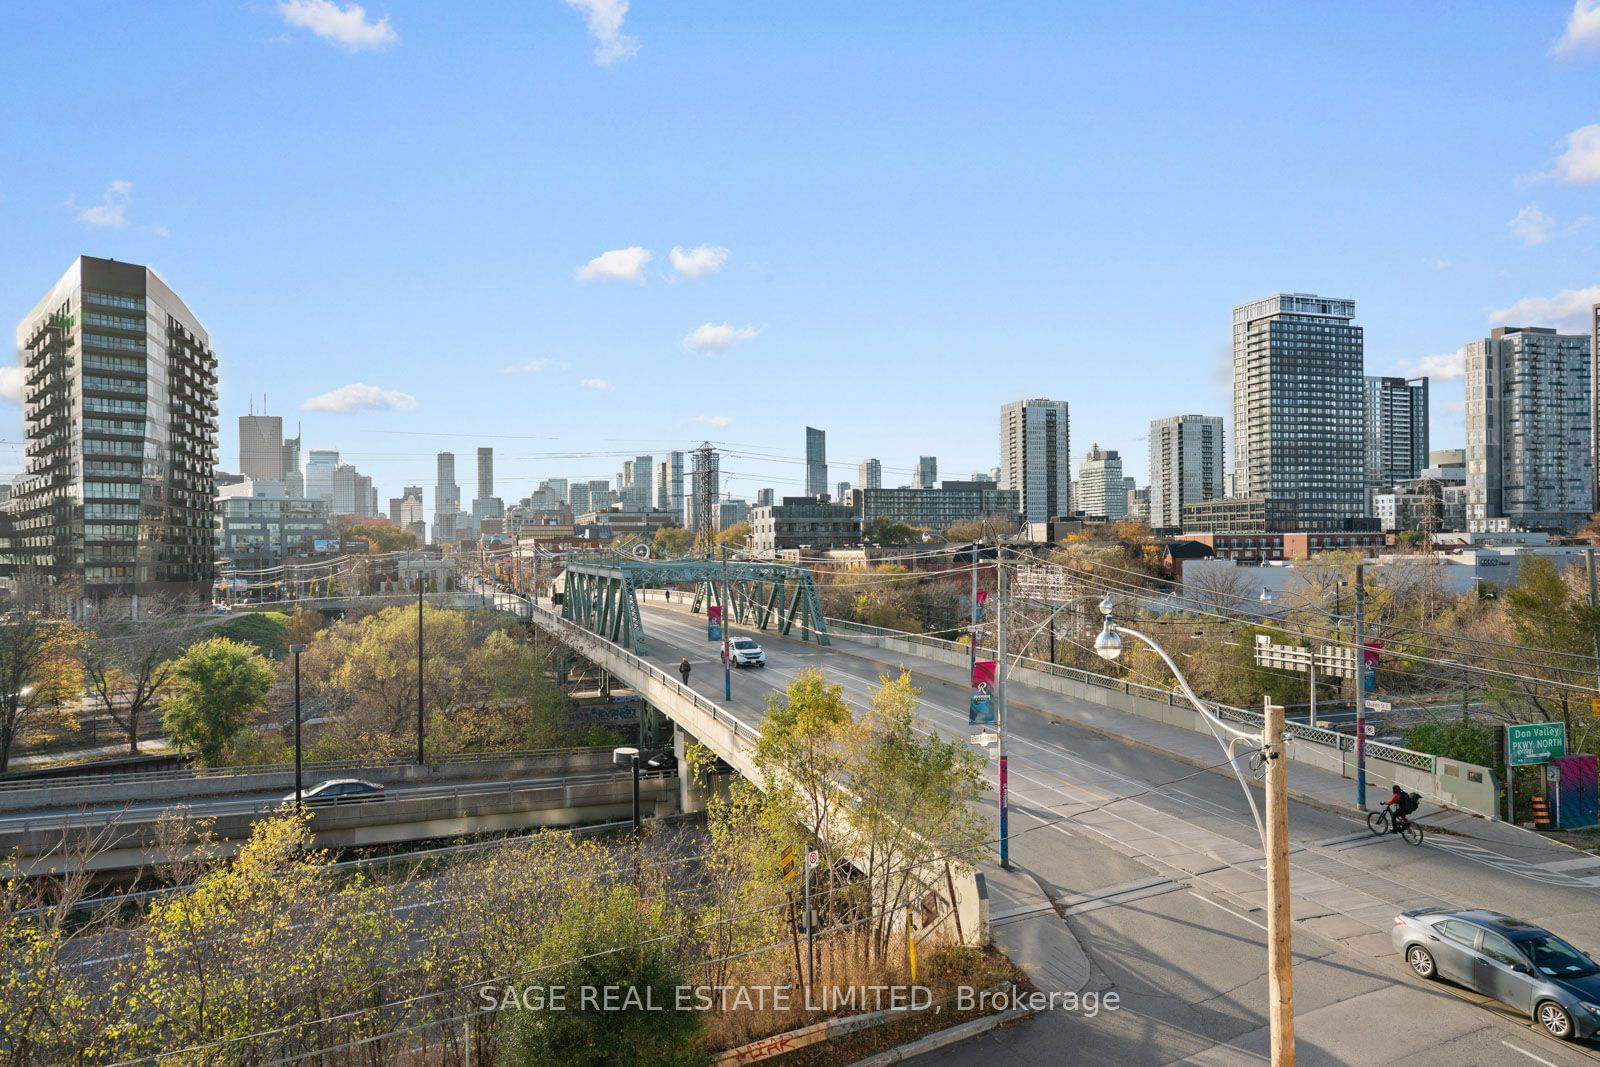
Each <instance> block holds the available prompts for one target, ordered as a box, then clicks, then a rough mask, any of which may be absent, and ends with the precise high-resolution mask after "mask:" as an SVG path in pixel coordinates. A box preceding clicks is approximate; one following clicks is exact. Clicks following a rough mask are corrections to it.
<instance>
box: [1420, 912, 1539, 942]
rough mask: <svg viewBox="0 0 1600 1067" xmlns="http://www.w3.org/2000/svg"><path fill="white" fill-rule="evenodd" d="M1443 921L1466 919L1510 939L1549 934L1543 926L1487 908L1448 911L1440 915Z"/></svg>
mask: <svg viewBox="0 0 1600 1067" xmlns="http://www.w3.org/2000/svg"><path fill="white" fill-rule="evenodd" d="M1439 918H1441V919H1464V920H1466V921H1467V922H1469V923H1473V924H1475V925H1477V926H1481V927H1483V928H1485V929H1487V930H1493V931H1494V932H1495V933H1497V934H1500V935H1502V936H1504V937H1508V938H1517V937H1530V936H1533V935H1535V934H1544V933H1549V931H1548V930H1546V929H1545V928H1544V927H1542V926H1536V925H1534V924H1533V923H1531V922H1528V921H1527V920H1526V919H1519V918H1517V917H1516V916H1514V915H1507V914H1505V913H1504V912H1499V911H1490V910H1489V909H1487V908H1467V909H1465V910H1463V911H1447V912H1442V913H1440V914H1439Z"/></svg>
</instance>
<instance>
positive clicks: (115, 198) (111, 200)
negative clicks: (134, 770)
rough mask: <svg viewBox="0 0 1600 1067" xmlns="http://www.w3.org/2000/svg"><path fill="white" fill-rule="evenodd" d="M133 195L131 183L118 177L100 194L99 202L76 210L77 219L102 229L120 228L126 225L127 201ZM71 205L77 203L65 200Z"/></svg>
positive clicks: (74, 205) (75, 205) (86, 224)
mask: <svg viewBox="0 0 1600 1067" xmlns="http://www.w3.org/2000/svg"><path fill="white" fill-rule="evenodd" d="M132 197H133V183H132V182H130V181H128V180H126V179H124V178H118V179H117V180H116V181H114V182H112V183H111V184H110V185H108V186H106V191H105V192H104V193H101V194H100V202H99V203H98V204H95V205H93V206H91V207H86V208H81V209H80V210H79V211H78V221H79V222H81V223H83V224H84V225H85V226H98V227H99V228H101V229H103V230H120V229H123V228H124V227H126V226H127V225H128V201H129V200H130V199H132ZM67 202H68V203H69V204H72V206H73V207H77V204H76V203H75V202H73V201H72V200H68V201H67Z"/></svg>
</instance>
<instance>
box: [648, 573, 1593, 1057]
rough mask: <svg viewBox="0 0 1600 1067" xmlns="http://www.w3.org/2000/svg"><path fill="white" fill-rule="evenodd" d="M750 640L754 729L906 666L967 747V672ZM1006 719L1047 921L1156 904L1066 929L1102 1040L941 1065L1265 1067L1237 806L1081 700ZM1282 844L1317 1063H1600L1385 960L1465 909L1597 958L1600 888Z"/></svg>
mask: <svg viewBox="0 0 1600 1067" xmlns="http://www.w3.org/2000/svg"><path fill="white" fill-rule="evenodd" d="M640 608H641V611H642V612H643V615H644V626H645V633H646V637H647V639H648V641H649V645H650V656H649V658H650V659H652V660H653V661H654V662H656V663H658V664H659V665H660V666H661V667H662V669H663V670H667V671H669V672H670V671H673V670H674V669H675V668H676V665H677V663H678V661H679V659H680V657H683V656H685V655H687V656H688V658H689V660H690V664H691V675H690V683H691V685H692V686H693V687H694V688H695V689H696V690H698V691H699V692H700V693H702V694H704V695H705V696H707V697H710V698H712V699H714V700H718V701H722V700H723V697H722V667H721V663H720V659H719V646H718V645H716V644H714V643H711V642H708V641H707V640H706V637H705V620H704V618H703V617H700V616H694V615H690V614H688V613H687V612H686V611H684V610H682V609H681V608H680V607H678V606H677V605H673V606H670V607H669V606H667V605H664V604H662V603H660V602H659V601H645V602H642V603H641V605H640ZM743 632H744V631H742V630H739V629H736V630H735V633H736V634H742V633H743ZM750 636H753V637H755V638H756V639H757V640H758V641H760V642H761V644H762V646H763V647H764V648H765V649H766V650H767V653H768V659H769V662H770V666H769V667H767V668H766V669H764V670H762V669H752V670H744V671H738V672H736V673H735V675H734V678H733V692H734V697H733V699H732V700H731V701H725V702H724V703H725V706H726V707H728V709H729V710H730V711H731V712H733V713H734V714H735V715H737V716H738V717H739V718H740V719H741V720H743V721H746V722H748V723H750V724H752V725H757V726H759V724H760V721H761V718H762V715H763V713H764V709H765V706H766V701H767V698H768V696H769V695H771V694H772V693H774V692H779V691H781V690H782V689H783V688H784V687H785V686H786V685H787V684H788V682H789V681H791V680H792V679H793V678H794V677H795V676H796V675H797V674H798V673H799V672H801V671H803V670H806V669H811V668H816V669H821V670H823V671H824V672H825V673H826V674H827V676H828V678H829V680H830V681H833V682H836V683H838V684H840V685H842V686H843V687H844V690H845V693H846V695H847V697H848V698H849V699H850V700H851V701H852V703H854V704H857V705H859V706H864V705H865V704H866V701H867V699H868V698H869V696H870V693H871V692H872V690H873V689H874V688H875V687H876V686H877V681H878V677H879V676H880V675H881V674H884V673H886V672H889V671H892V670H895V669H897V668H898V667H899V666H901V665H904V666H905V667H907V668H909V669H910V670H911V671H912V674H913V678H914V680H915V682H916V684H917V685H918V686H920V687H921V688H922V690H923V695H922V699H921V707H920V711H921V714H922V716H923V718H924V721H925V722H926V723H927V725H928V726H929V727H930V728H931V729H934V730H937V731H938V732H939V733H941V734H942V735H945V736H948V737H957V738H965V737H967V736H969V734H970V733H971V728H970V727H969V726H968V725H967V722H966V710H965V707H966V691H965V688H964V687H963V686H962V685H961V684H960V675H961V669H960V668H957V667H952V666H948V665H944V664H940V663H935V662H933V661H930V660H926V659H923V658H921V657H917V656H912V655H906V654H901V653H897V652H887V651H883V650H880V649H877V648H873V647H870V646H867V645H864V644H859V643H856V642H853V641H850V640H849V639H848V638H847V637H840V636H837V635H836V636H835V644H834V647H833V648H832V649H824V648H819V647H818V646H817V645H815V644H810V643H804V642H801V641H798V640H795V639H784V638H778V637H775V636H773V635H769V634H761V633H752V634H750ZM1008 702H1009V706H1010V708H1011V709H1012V712H1013V714H1012V718H1011V724H1010V730H1009V736H1010V738H1011V776H1012V787H1011V797H1012V834H1013V841H1012V857H1013V861H1014V862H1015V863H1016V864H1017V865H1019V866H1020V867H1022V868H1024V869H1025V870H1027V871H1028V872H1029V873H1031V874H1032V875H1033V876H1034V877H1036V878H1037V879H1038V880H1039V881H1040V882H1041V883H1042V884H1043V885H1045V886H1046V887H1047V889H1048V891H1049V892H1050V893H1051V895H1052V897H1053V898H1054V899H1061V898H1071V897H1073V896H1075V895H1083V894H1090V895H1092V894H1093V893H1094V892H1095V891H1100V890H1104V889H1106V888H1107V887H1117V886H1123V885H1131V884H1134V883H1139V882H1148V883H1152V884H1153V888H1152V889H1150V890H1147V891H1145V893H1146V894H1147V895H1142V896H1140V898H1139V899H1137V900H1134V901H1133V902H1131V903H1125V904H1120V905H1118V906H1113V907H1101V908H1098V909H1096V910H1092V911H1085V912H1084V913H1082V914H1074V915H1072V917H1071V918H1069V919H1068V922H1069V925H1070V926H1071V928H1072V929H1073V931H1074V932H1075V933H1076V935H1077V936H1078V938H1079V941H1080V943H1081V944H1082V946H1083V948H1084V949H1085V951H1086V953H1087V955H1088V959H1089V961H1090V962H1091V963H1092V965H1093V970H1092V973H1091V976H1090V978H1089V982H1090V988H1101V989H1113V988H1114V989H1116V990H1117V991H1118V992H1119V993H1120V994H1121V995H1122V997H1123V1007H1122V1009H1121V1010H1120V1011H1118V1012H1114V1013H1113V1012H1101V1013H1100V1014H1099V1015H1098V1016H1097V1017H1095V1018H1093V1019H1089V1018H1086V1017H1083V1016H1071V1015H1068V1014H1065V1013H1062V1012H1054V1013H1048V1014H1046V1015H1044V1016H1040V1017H1036V1018H1035V1019H1033V1020H1030V1021H1029V1022H1028V1023H1026V1024H1024V1025H1022V1026H1018V1027H1015V1028H1012V1029H1010V1030H1007V1031H1005V1032H1003V1033H1001V1034H998V1035H995V1036H992V1037H989V1038H986V1039H983V1040H982V1041H980V1042H977V1043H968V1044H966V1045H964V1046H960V1051H958V1052H951V1053H947V1054H941V1058H939V1059H938V1060H937V1061H936V1062H952V1063H955V1062H961V1063H967V1062H970V1063H974V1064H977V1063H983V1062H993V1057H994V1056H995V1055H996V1054H997V1053H1003V1054H1004V1055H1006V1056H1008V1057H1012V1058H1015V1059H1019V1060H1021V1061H1022V1062H1025V1063H1031V1062H1039V1063H1058V1062H1060V1056H1061V1051H1060V1050H1061V1049H1062V1048H1063V1047H1064V1043H1065V1042H1071V1047H1072V1048H1074V1049H1075V1050H1076V1051H1078V1053H1079V1055H1080V1056H1081V1057H1082V1059H1083V1062H1090V1061H1094V1062H1120V1063H1165V1062H1172V1061H1175V1060H1180V1059H1185V1058H1188V1057H1195V1058H1196V1060H1197V1062H1217V1063H1223V1062H1238V1061H1239V1059H1241V1058H1249V1057H1251V1056H1254V1055H1258V1054H1260V1053H1262V1052H1264V1051H1265V1048H1266V1034H1265V1031H1264V1025H1265V1016H1264V1012H1263V1010H1262V1009H1263V1008H1264V1006H1265V1004H1266V989H1265V978H1264V977H1263V970H1264V965H1265V947H1264V937H1265V933H1264V924H1265V917H1264V915H1262V914H1261V913H1260V910H1261V908H1262V907H1263V906H1264V903H1265V894H1264V882H1263V880H1262V863H1261V854H1260V849H1259V843H1258V842H1257V840H1256V836H1255V828H1254V825H1253V824H1252V823H1251V821H1250V816H1249V811H1248V808H1247V807H1246V806H1245V803H1244V799H1243V796H1242V794H1241V793H1240V790H1239V787H1238V784H1237V783H1236V782H1235V781H1234V779H1233V778H1232V777H1231V776H1229V777H1226V778H1224V777H1222V776H1221V775H1218V774H1215V773H1208V772H1206V771H1203V770H1201V771H1197V769H1196V768H1195V767H1194V766H1192V765H1190V764H1188V763H1184V762H1181V761H1179V760H1177V759H1175V758H1173V757H1172V756H1170V755H1167V754H1165V753H1162V752H1159V751H1154V750H1152V749H1150V748H1147V747H1141V746H1139V745H1136V744H1133V743H1131V742H1129V741H1127V740H1125V739H1122V738H1119V737H1115V736H1108V735H1106V734H1104V733H1100V732H1096V731H1093V730H1089V729H1086V728H1083V727H1080V726H1078V725H1076V724H1074V723H1072V722H1070V721H1068V720H1067V719H1065V718H1063V717H1059V716H1060V715H1062V714H1063V712H1064V710H1065V709H1066V708H1067V707H1068V706H1069V705H1071V704H1072V703H1073V702H1072V701H1071V700H1070V698H1066V697H1063V696H1060V695H1058V694H1055V693H1049V692H1044V691H1040V690H1035V689H1031V688H1029V687H1025V686H1022V685H1012V686H1011V687H1010V689H1009V691H1008ZM1219 758H1220V757H1219ZM990 773H991V775H992V774H993V771H992V766H991V771H990ZM1119 797H1126V798H1129V799H1122V800H1116V799H1115V798H1119ZM1108 801H1114V802H1112V803H1109V804H1108V803H1107V802H1108ZM1069 814H1071V815H1074V816H1075V817H1074V818H1072V819H1070V820H1068V821H1065V822H1061V821H1058V820H1059V819H1060V817H1061V816H1063V815H1069ZM1290 827H1291V835H1292V837H1293V839H1294V842H1295V852H1294V855H1293V857H1292V860H1293V881H1294V891H1295V893H1296V900H1295V909H1294V910H1295V916H1296V920H1297V922H1296V931H1295V935H1296V946H1295V947H1296V991H1295V992H1296V1016H1297V1027H1298V1034H1299V1039H1300V1051H1301V1055H1302V1057H1303V1062H1318V1061H1329V1060H1332V1061H1335V1062H1346V1063H1348V1062H1363V1063H1385V1062H1391V1061H1394V1060H1402V1059H1403V1060H1405V1061H1406V1062H1407V1063H1411V1064H1416V1063H1452V1064H1459V1063H1464V1062H1484V1063H1487V1062H1506V1061H1520V1060H1522V1059H1523V1058H1524V1056H1527V1055H1532V1056H1534V1057H1536V1059H1535V1060H1534V1062H1545V1063H1551V1064H1571V1063H1578V1062H1586V1061H1600V1049H1597V1048H1596V1047H1594V1046H1571V1045H1562V1044H1560V1043H1557V1042H1554V1041H1552V1040H1550V1039H1548V1038H1546V1037H1545V1036H1543V1035H1542V1034H1540V1033H1538V1032H1536V1031H1534V1030H1532V1029H1531V1028H1530V1027H1529V1026H1527V1025H1526V1022H1525V1021H1524V1020H1522V1019H1520V1018H1519V1017H1517V1016H1514V1015H1512V1014H1511V1013H1510V1012H1509V1011H1503V1010H1500V1009H1498V1008H1496V1007H1494V1006H1491V1005H1488V1004H1487V1003H1485V1002H1484V1001H1483V998H1480V997H1478V996H1476V995H1475V994H1471V993H1468V992H1467V991H1465V990H1462V989H1457V988H1455V987H1450V986H1446V985H1443V984H1433V985H1424V984H1423V983H1421V982H1419V981H1416V980H1414V979H1412V978H1411V977H1410V976H1409V975H1408V974H1407V973H1406V972H1405V971H1404V970H1403V969H1402V965H1401V963H1400V961H1399V960H1398V958H1397V957H1395V956H1394V955H1392V952H1391V950H1390V948H1389V940H1388V937H1389V933H1388V931H1389V927H1390V921H1391V919H1392V917H1393V915H1394V913H1395V912H1396V911H1397V910H1399V909H1401V908H1406V907H1416V906H1420V905H1423V904H1442V905H1446V906H1450V905H1457V906H1467V905H1472V906H1478V907H1489V908H1495V909H1499V910H1503V911H1506V912H1509V913H1511V914H1516V915H1521V916H1523V917H1525V918H1528V919H1530V920H1533V921H1536V922H1540V923H1542V924H1544V925H1546V926H1548V927H1550V928H1551V929H1553V930H1555V931H1557V932H1558V933H1561V934H1562V935H1563V936H1566V937H1568V938H1570V939H1572V940H1573V941H1574V942H1575V943H1576V944H1578V945H1579V946H1580V947H1584V948H1587V949H1590V950H1596V951H1600V890H1597V888H1595V886H1594V884H1585V883H1586V882H1588V883H1593V882H1595V881H1600V880H1594V879H1583V878H1569V877H1563V876H1560V875H1559V874H1557V873H1555V872H1553V871H1546V870H1544V869H1542V868H1540V867H1538V866H1536V865H1534V864H1533V863H1531V862H1530V861H1529V857H1528V855H1527V854H1521V855H1514V854H1508V853H1507V852H1506V851H1505V850H1501V849H1497V848H1496V847H1491V846H1488V845H1485V844H1484V843H1482V842H1472V841H1468V840H1466V839H1462V838H1454V839H1452V838H1444V837H1437V838H1434V839H1432V840H1433V841H1434V842H1437V845H1436V844H1433V843H1430V844H1425V845H1424V846H1423V847H1421V848H1414V847H1411V846H1408V845H1405V844H1403V843H1401V842H1399V841H1397V840H1394V839H1392V838H1389V839H1381V840H1380V839H1377V838H1372V837H1369V836H1368V835H1367V834H1366V831H1365V828H1364V827H1363V826H1362V825H1361V824H1360V823H1358V822H1357V821H1356V820H1355V819H1354V818H1351V817H1346V816H1342V815H1335V814H1331V813H1329V812H1326V811H1323V810H1321V809H1318V808H1314V807H1310V806H1308V805H1304V804H1299V803H1295V804H1292V805H1291V811H1290ZM1446 845H1448V846H1450V847H1441V846H1446ZM1474 850H1481V852H1474ZM1568 855H1573V854H1572V853H1568ZM1552 858H1553V856H1552ZM1508 1042H1509V1043H1510V1045H1511V1046H1512V1047H1513V1049H1514V1051H1508V1048H1507V1043H1508ZM1518 1053H1521V1054H1522V1055H1517V1054H1518ZM930 1062H935V1061H934V1060H931V1059H930Z"/></svg>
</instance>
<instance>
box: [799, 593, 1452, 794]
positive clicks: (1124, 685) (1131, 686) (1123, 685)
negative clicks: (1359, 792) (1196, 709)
mask: <svg viewBox="0 0 1600 1067" xmlns="http://www.w3.org/2000/svg"><path fill="white" fill-rule="evenodd" d="M828 625H829V626H832V627H833V628H834V632H835V633H837V634H841V635H848V634H850V633H858V634H864V635H867V636H873V637H884V638H889V639H892V640H895V641H904V642H906V643H908V644H910V645H912V646H914V647H921V648H928V649H936V650H938V651H941V652H953V651H960V652H961V653H963V654H965V653H966V651H967V646H966V645H963V644H960V643H959V642H956V641H948V640H946V639H944V638H942V637H930V636H928V635H927V634H913V633H906V632H905V631H902V630H890V629H886V628H885V627H882V626H868V625H866V624H865V623H859V622H847V621H844V620H840V619H829V620H828ZM1017 661H1018V664H1019V665H1021V666H1026V667H1027V668H1028V669H1029V670H1035V671H1039V672H1041V673H1044V674H1050V675H1054V676H1055V677H1057V678H1066V679H1069V680H1071V681H1075V682H1079V683H1082V684H1084V685H1092V686H1097V687H1099V688H1101V689H1114V690H1117V691H1119V692H1122V693H1129V694H1136V695H1138V696H1142V697H1145V698H1147V699H1150V700H1160V701H1164V702H1165V703H1166V704H1167V705H1168V706H1169V707H1187V706H1188V702H1187V701H1185V700H1183V699H1182V698H1181V696H1180V695H1179V694H1178V693H1175V692H1173V691H1172V690H1170V689H1161V688H1159V687H1157V686H1153V685H1146V684H1144V683H1143V682H1132V681H1128V680H1127V679H1124V678H1111V677H1108V676H1106V675H1103V674H1095V673H1094V672H1092V671H1086V670H1083V669H1081V668H1078V667H1068V666H1065V665H1063V664H1060V663H1050V662H1048V661H1047V660H1039V659H1033V658H1031V657H1028V656H1018V657H1017ZM1206 705H1207V706H1208V707H1210V708H1211V709H1212V710H1213V711H1215V712H1216V713H1217V716H1218V717H1219V718H1223V719H1231V720H1233V721H1235V722H1240V723H1245V724H1247V725H1250V726H1255V727H1257V728H1260V727H1261V726H1263V725H1264V722H1263V720H1262V716H1261V713H1260V712H1258V711H1250V710H1248V709H1246V708H1236V707H1234V706H1233V705H1231V704H1221V703H1218V702H1217V701H1214V700H1208V701H1206ZM1289 732H1290V733H1291V735H1292V737H1293V740H1295V741H1297V742H1304V743H1309V744H1314V745H1321V746H1323V747H1326V748H1333V749H1336V750H1338V751H1339V752H1341V753H1342V752H1354V751H1355V747H1356V739H1355V738H1354V737H1352V736H1351V735H1349V734H1343V733H1339V732H1338V731H1337V730H1324V729H1322V728H1321V727H1316V726H1304V725H1296V724H1294V723H1290V724H1289ZM1366 747H1367V757H1368V758H1369V759H1380V760H1384V761H1385V762H1387V763H1394V764H1398V765H1400V766H1403V767H1414V768H1416V769H1418V770H1423V771H1427V772H1429V773H1430V774H1431V773H1434V771H1435V770H1436V760H1435V757H1434V756H1433V755H1431V754H1430V753H1427V752H1417V751H1415V750H1413V749H1409V748H1401V747H1400V746H1398V745H1386V744H1383V743H1381V742H1378V741H1369V742H1367V746H1366Z"/></svg>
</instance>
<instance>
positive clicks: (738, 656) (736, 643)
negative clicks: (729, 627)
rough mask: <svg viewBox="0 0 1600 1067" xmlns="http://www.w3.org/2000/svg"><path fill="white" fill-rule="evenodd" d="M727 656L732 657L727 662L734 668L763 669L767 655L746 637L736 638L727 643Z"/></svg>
mask: <svg viewBox="0 0 1600 1067" xmlns="http://www.w3.org/2000/svg"><path fill="white" fill-rule="evenodd" d="M728 655H729V656H731V657H733V658H732V659H731V660H730V661H729V662H730V663H731V664H732V665H733V666H735V667H765V666H766V665H767V654H766V653H765V652H763V651H762V650H761V646H760V645H758V644H756V643H755V642H754V641H752V640H750V639H749V638H748V637H736V638H734V639H733V640H732V641H730V642H728Z"/></svg>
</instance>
